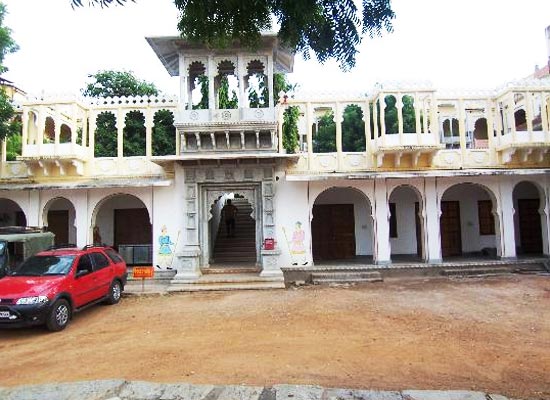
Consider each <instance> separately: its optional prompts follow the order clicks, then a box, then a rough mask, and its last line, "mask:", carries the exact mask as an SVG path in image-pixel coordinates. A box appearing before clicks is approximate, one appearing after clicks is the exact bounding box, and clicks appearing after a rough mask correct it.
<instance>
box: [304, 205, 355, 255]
mask: <svg viewBox="0 0 550 400" xmlns="http://www.w3.org/2000/svg"><path fill="white" fill-rule="evenodd" d="M311 230H312V234H313V260H314V261H317V260H341V259H348V258H353V257H355V215H354V213H353V204H317V205H314V206H313V220H312V221H311Z"/></svg>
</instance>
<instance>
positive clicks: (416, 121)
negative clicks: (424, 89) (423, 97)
mask: <svg viewBox="0 0 550 400" xmlns="http://www.w3.org/2000/svg"><path fill="white" fill-rule="evenodd" d="M419 101H420V99H419V96H418V92H416V93H415V94H414V124H415V130H416V144H420V143H422V140H421V135H422V126H421V125H420V110H421V107H420V106H419V104H418V103H419Z"/></svg>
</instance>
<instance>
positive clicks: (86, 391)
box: [0, 380, 512, 400]
mask: <svg viewBox="0 0 550 400" xmlns="http://www.w3.org/2000/svg"><path fill="white" fill-rule="evenodd" d="M0 399H3V400H283V399H284V400H289V399H290V400H512V399H510V398H508V397H504V396H501V395H496V394H486V393H482V392H472V391H462V390H452V391H437V390H403V391H400V392H389V391H374V390H360V389H326V388H322V387H320V386H297V385H275V386H269V387H264V386H242V385H239V386H214V385H191V384H187V383H176V384H161V383H149V382H140V381H132V382H130V381H124V380H107V381H89V382H75V383H64V384H48V385H32V386H18V387H14V388H1V387H0Z"/></svg>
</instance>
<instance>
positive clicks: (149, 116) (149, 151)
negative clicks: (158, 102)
mask: <svg viewBox="0 0 550 400" xmlns="http://www.w3.org/2000/svg"><path fill="white" fill-rule="evenodd" d="M152 155H153V110H151V109H150V108H149V107H148V108H147V110H146V111H145V156H146V157H147V158H151V156H152Z"/></svg>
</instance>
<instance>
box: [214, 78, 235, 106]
mask: <svg viewBox="0 0 550 400" xmlns="http://www.w3.org/2000/svg"><path fill="white" fill-rule="evenodd" d="M229 96H230V94H229V79H228V78H227V75H223V76H222V77H221V80H220V89H219V90H218V108H220V109H222V110H232V109H236V108H239V98H238V97H237V93H236V92H235V91H234V90H232V91H231V97H229Z"/></svg>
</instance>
